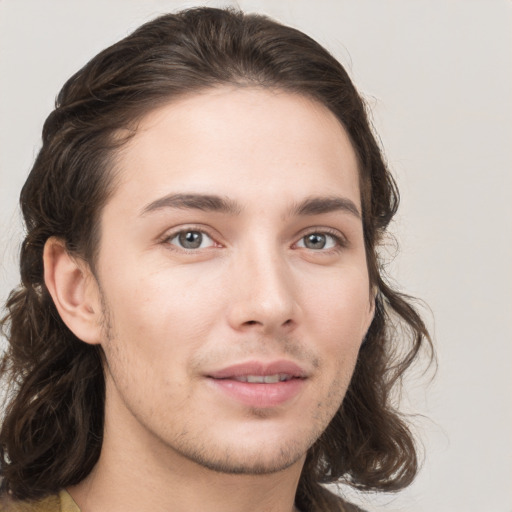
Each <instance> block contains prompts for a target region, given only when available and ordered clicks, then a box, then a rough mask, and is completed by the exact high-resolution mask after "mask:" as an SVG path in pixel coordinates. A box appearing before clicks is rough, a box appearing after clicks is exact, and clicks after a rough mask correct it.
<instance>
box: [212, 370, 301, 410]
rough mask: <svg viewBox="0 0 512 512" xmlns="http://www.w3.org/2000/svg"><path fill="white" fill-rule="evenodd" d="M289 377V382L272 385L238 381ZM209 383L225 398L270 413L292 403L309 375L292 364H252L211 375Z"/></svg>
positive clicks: (273, 383)
mask: <svg viewBox="0 0 512 512" xmlns="http://www.w3.org/2000/svg"><path fill="white" fill-rule="evenodd" d="M276 374H279V375H286V376H287V379H288V380H285V381H280V382H272V383H269V384H264V383H254V382H242V381H239V380H236V379H237V378H240V377H244V376H249V375H256V376H262V377H264V376H269V375H276ZM206 377H207V378H208V381H209V383H210V384H211V385H212V386H213V387H214V388H215V389H216V390H218V391H219V392H221V393H222V394H223V395H224V396H227V397H228V398H229V399H233V400H235V401H237V402H239V403H241V404H243V405H246V406H249V407H254V408H263V409H268V408H272V407H277V406H280V405H284V404H286V403H288V402H290V401H292V400H293V399H294V398H295V397H297V395H298V394H299V393H300V392H301V390H302V389H303V388H304V386H305V383H306V380H307V372H306V371H305V370H304V369H303V368H301V367H300V366H299V365H297V364H296V363H294V362H292V361H285V360H280V361H272V362H269V363H265V362H260V361H249V362H245V363H240V364H235V365H231V366H228V367H226V368H222V369H220V370H216V371H213V372H209V373H208V374H207V375H206Z"/></svg>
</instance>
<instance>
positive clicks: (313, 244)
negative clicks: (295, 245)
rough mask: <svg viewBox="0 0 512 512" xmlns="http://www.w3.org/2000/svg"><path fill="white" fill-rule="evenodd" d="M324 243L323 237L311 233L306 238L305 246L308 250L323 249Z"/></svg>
mask: <svg viewBox="0 0 512 512" xmlns="http://www.w3.org/2000/svg"><path fill="white" fill-rule="evenodd" d="M325 242H326V241H325V235H319V234H317V233H313V234H312V235H308V236H307V237H306V240H305V245H306V247H307V248H308V249H323V248H324V247H325Z"/></svg>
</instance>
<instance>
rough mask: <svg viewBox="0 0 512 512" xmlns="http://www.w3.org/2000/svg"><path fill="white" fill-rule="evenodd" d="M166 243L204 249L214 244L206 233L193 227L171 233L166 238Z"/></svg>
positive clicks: (190, 248) (183, 247) (184, 247)
mask: <svg viewBox="0 0 512 512" xmlns="http://www.w3.org/2000/svg"><path fill="white" fill-rule="evenodd" d="M168 243H169V244H172V245H177V246H178V247H180V248H182V249H187V250H193V249H204V248H206V247H212V246H213V245H215V242H214V241H213V240H212V239H211V238H210V237H209V236H208V235H207V234H206V233H203V232H202V231H197V230H193V229H188V230H183V231H180V232H179V233H176V234H175V235H172V236H171V237H170V238H169V239H168Z"/></svg>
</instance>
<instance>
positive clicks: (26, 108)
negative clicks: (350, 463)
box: [0, 0, 512, 512]
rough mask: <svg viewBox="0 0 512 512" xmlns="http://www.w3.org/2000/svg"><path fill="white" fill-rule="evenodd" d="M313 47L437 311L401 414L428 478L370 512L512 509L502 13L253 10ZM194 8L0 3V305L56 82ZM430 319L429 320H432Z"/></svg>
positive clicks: (433, 5) (482, 2) (511, 251)
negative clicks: (368, 129) (432, 369)
mask: <svg viewBox="0 0 512 512" xmlns="http://www.w3.org/2000/svg"><path fill="white" fill-rule="evenodd" d="M202 3H203V4H206V5H215V6H218V5H221V6H222V5H239V6H240V7H242V8H243V9H245V10H247V11H258V12H264V13H267V14H269V15H272V16H274V17H276V18H278V19H279V20H281V21H283V22H285V23H288V24H291V25H294V26H296V27H298V28H300V29H302V30H304V31H305V32H307V33H309V34H310V35H312V36H313V37H314V38H316V39H317V40H318V41H320V42H321V43H322V44H324V45H325V46H327V47H328V48H329V49H330V50H331V51H332V52H333V53H334V54H335V55H336V56H337V57H338V58H339V59H340V60H341V61H342V63H343V64H344V65H345V66H346V67H347V69H348V70H349V72H350V74H351V76H352V77H353V79H354V81H355V82H356V84H357V85H358V87H359V88H360V90H361V91H362V92H363V93H364V95H365V97H366V98H367V100H368V102H369V104H370V106H371V108H372V110H373V116H374V123H375V126H376V128H377V131H378V133H379V134H380V137H381V139H382V143H383V145H384V147H385V150H386V154H387V158H388V160H389V164H390V166H391V168H392V169H393V170H394V173H395V175H396V177H397V179H398V182H399V186H400V189H401V193H402V198H403V200H402V206H401V209H400V212H399V215H398V218H397V221H396V222H395V224H394V226H393V230H394V232H395V233H396V234H397V237H398V239H399V240H400V246H401V252H400V254H399V256H398V257H397V258H396V259H395V260H394V262H393V264H392V266H391V269H392V272H393V275H394V276H395V278H396V280H397V281H398V282H399V283H400V285H401V287H402V289H403V290H405V291H407V292H409V293H411V294H413V295H416V296H419V297H421V298H422V299H424V300H425V301H426V303H427V304H428V305H429V306H430V308H431V310H432V314H430V313H429V314H428V318H429V323H430V325H432V326H433V327H434V333H435V340H436V345H437V350H438V354H439V371H438V374H437V376H436V379H435V380H434V381H433V383H431V384H429V375H427V376H426V377H421V375H420V371H419V370H417V371H416V374H417V375H416V376H415V378H414V379H413V380H410V381H408V383H407V387H408V389H409V399H408V401H407V402H406V403H405V405H404V406H405V407H406V409H407V410H412V411H417V412H419V413H421V414H422V415H425V418H421V417H417V418H416V419H415V420H414V421H415V424H416V429H417V431H418V432H419V433H420V435H421V437H422V438H423V442H424V445H425V452H426V456H425V464H424V468H423V470H422V472H421V473H420V475H419V477H418V479H417V481H416V482H415V484H414V485H413V486H412V487H411V488H409V489H408V490H406V491H404V492H402V493H400V494H399V495H396V496H384V497H376V496H362V497H356V498H355V499H358V500H359V501H360V502H361V503H363V504H365V506H366V508H367V509H368V510H370V511H377V510H379V511H407V512H424V511H429V512H511V511H512V496H511V489H510V488H511V484H512V449H511V433H512V428H511V427H512V407H511V402H512V400H511V398H512V397H511V390H512V386H511V384H512V382H511V374H512V371H511V370H512V348H511V347H512V336H511V333H512V328H511V316H512V300H511V295H512V271H511V265H512V263H511V262H512V212H511V209H512V207H511V204H512V183H511V181H512V180H511V175H512V172H511V168H512V152H511V143H512V122H511V115H512V92H511V91H512V30H511V29H512V24H511V22H512V2H511V1H510V0H372V1H370V0H332V1H312V0H295V1H292V0H287V1H285V0H282V1H279V0H275V1H264V0H252V1H249V0H247V1H239V2H238V3H234V2H229V1H228V2H217V1H215V2H212V1H210V2H202ZM192 5H197V2H177V1H164V0H161V1H157V0H152V1H150V0H146V1H144V0H116V1H113V0H110V1H108V0H102V1H98V0H96V1H91V0H88V1H72V0H66V1H65V0H61V1H57V0H51V1H50V0H46V1H44V0H32V1H29V0H0V298H1V299H5V297H6V295H7V293H8V290H9V289H10V288H11V287H12V286H14V285H15V284H16V280H17V275H16V258H17V251H18V246H19V241H20V237H21V228H20V222H19V213H18V210H17V196H18V193H19V190H20V188H21V186H22V184H23V182H24V180H25V177H26V174H27V172H28V170H29V168H30V166H31V163H32V161H33V159H34V156H35V155H36V152H37V150H38V147H39V144H40V130H41V127H42V123H43V121H44V119H45V117H46V116H47V115H48V113H49V112H50V110H51V108H52V103H53V99H54V97H55V95H56V93H57V91H58V90H59V89H60V87H61V85H62V84H63V82H64V81H65V80H66V79H67V78H68V77H69V76H70V75H71V74H72V73H73V72H74V71H75V70H76V69H78V67H80V66H81V65H82V64H84V63H85V62H86V61H87V60H88V59H89V58H91V57H92V56H93V55H95V54H96V53H97V52H98V51H99V50H101V49H103V48H104V47H105V46H107V45H109V44H111V43H113V42H115V41H116V40H118V39H119V38H121V37H123V36H125V35H126V34H127V33H128V32H129V31H131V30H132V29H134V28H136V27H137V26H138V25H139V24H140V23H141V22H143V21H146V20H149V19H151V18H153V17H154V16H156V15H158V14H160V13H163V12H167V11H170V10H173V9H176V8H179V7H184V6H187V7H188V6H192ZM432 318H434V320H432Z"/></svg>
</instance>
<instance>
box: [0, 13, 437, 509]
mask: <svg viewBox="0 0 512 512" xmlns="http://www.w3.org/2000/svg"><path fill="white" fill-rule="evenodd" d="M397 198H398V196H397V191H396V188H395V185H394V182H393V180H392V178H391V176H390V175H389V173H388V171H387V169H386V167H385V165H384V163H383V160H382V157H381V155H380V151H379V149H378V146H377V144H376V142H375V140H374V137H373V135H372V133H371V130H370V128H369V125H368V122H367V118H366V115H365V109H364V105H363V103H362V101H361V99H360V98H359V96H358V94H357V92H356V90H355V89H354V87H353V85H352V83H351V82H350V79H349V77H348V76H347V74H346V72H345V71H344V69H343V68H342V67H341V65H340V64H339V63H338V62H337V61H336V60H335V59H334V58H333V57H332V56H330V55H329V54H328V53H327V52H326V51H325V50H324V49H323V48H322V47H320V46H319V45H318V44H317V43H316V42H314V41H312V40H311V39H310V38H309V37H307V36H306V35H304V34H302V33H300V32H298V31H296V30H294V29H291V28H288V27H284V26H282V25H279V24H277V23H275V22H273V21H271V20H269V19H267V18H264V17H260V16H254V15H244V14H242V13H240V12H234V11H228V10H218V9H206V8H202V9H192V10H188V11H183V12H181V13H178V14H176V15H166V16H162V17H161V18H158V19H156V20H154V21H152V22H150V23H148V24H146V25H144V26H142V27H141V28H139V29H138V30H137V31H135V32H134V33H133V34H131V35H130V36H128V37H127V38H125V39H124V40H122V41H120V42H119V43H117V44H115V45H113V46H112V47H110V48H108V49H106V50H104V51H103V52H101V53H100V54H99V55H98V56H96V57H95V58H94V59H93V60H92V61H91V62H89V63H88V64H87V65H86V66H85V67H84V68H83V69H82V70H80V71H79V72H78V73H77V74H75V75H74V76H73V77H72V78H71V79H70V80H69V81H68V82H67V83H66V84H65V86H64V88H63V89H62V91H61V93H60V95H59V97H58V100H57V105H56V109H55V110H54V112H52V114H51V115H50V116H49V117H48V119H47V121H46V123H45V126H44V129H43V147H42V149H41V151H40V153H39V155H38V157H37V159H36V162H35V164H34V167H33V169H32V172H31V174H30V176H29V178H28V179H27V182H26V184H25V186H24V188H23V190H22V193H21V198H20V201H21V206H22V210H23V215H24V219H25V223H26V227H27V236H26V239H25V241H24V243H23V246H22V252H21V281H22V284H21V286H20V287H19V288H18V289H16V290H14V291H13V292H12V293H11V296H10V298H9V300H8V302H7V314H6V316H5V319H4V321H3V323H4V325H5V327H6V333H7V338H8V341H9V348H8V351H7V353H6V354H5V356H4V359H3V365H2V369H3V373H4V374H5V376H6V379H8V380H9V381H10V383H11V384H12V389H13V393H12V399H11V401H10V402H9V404H8V406H7V409H6V414H5V419H4V422H3V427H2V431H1V433H0V442H1V450H2V467H1V474H2V478H3V480H2V489H3V493H4V496H3V507H4V509H6V510H52V511H53V510H66V511H68V510H72V511H75V512H76V511H78V510H81V511H82V512H95V511H103V510H109V511H113V512H115V511H118V510H119V511H120V510H137V511H145V510H148V511H150V510H151V511H164V510H165V511H167V510H172V511H179V512H181V511H183V512H184V511H196V510H208V511H211V512H215V511H222V512H229V511H252V510H265V511H275V512H285V511H286V512H290V511H297V510H301V511H303V512H305V511H308V510H312V511H313V510H315V511H316V510H354V508H353V506H350V505H349V504H348V503H346V502H345V501H343V500H342V499H340V498H338V497H335V496H334V495H333V494H331V493H330V492H328V491H327V490H326V489H325V488H324V487H323V486H322V485H321V484H322V483H328V482H337V481H341V482H346V483H349V484H351V485H354V486H355V487H358V488H361V489H367V490H396V489H400V488H403V487H405V486H406V485H408V484H409V483H410V482H411V480H412V479H413V477H414V475H415V473H416V469H417V462H416V453H415V449H414V444H413V440H412V438H411V435H410V433H409V430H408V428H407V426H406V425H405V424H404V423H403V421H402V420H401V418H400V417H399V415H398V414H397V413H396V411H394V409H393V407H392V406H391V403H390V392H391V388H392V386H393V384H394V383H395V382H396V380H397V379H398V378H399V377H400V376H401V374H402V373H403V372H404V371H405V369H406V368H407V367H408V366H409V365H410V363H411V362H412V361H413V360H414V359H415V357H416V355H417V353H418V351H419V349H420V347H421V345H422V344H423V343H424V341H425V340H427V341H428V333H427V332H426V329H425V327H424V325H423V323H422V321H421V319H420V317H419V316H418V315H417V313H416V312H415V311H414V309H413V308H412V307H411V305H410V304H409V303H408V302H407V301H406V300H405V299H404V298H403V297H402V296H401V295H400V294H398V293H397V292H395V291H394V290H393V289H392V288H391V287H390V286H389V285H387V284H386V282H385V281H384V279H383V276H382V275H381V271H380V267H379V264H378V257H377V249H378V243H379V241H380V240H381V238H382V236H383V234H384V232H385V229H386V227H387V225H388V224H389V222H390V220H391V218H392V217H393V215H394V213H395V211H396V207H397ZM400 323H401V324H402V326H405V328H406V329H405V330H406V331H407V332H409V333H410V339H409V340H408V339H403V338H398V336H397V335H396V334H395V332H394V330H393V326H394V325H397V324H400ZM397 344H400V346H401V347H402V350H401V353H402V354H403V356H402V359H399V360H397V359H396V358H392V354H393V353H395V352H397V351H396V346H397Z"/></svg>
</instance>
